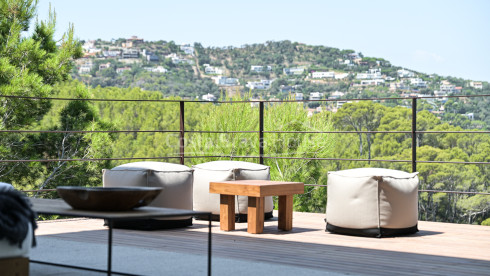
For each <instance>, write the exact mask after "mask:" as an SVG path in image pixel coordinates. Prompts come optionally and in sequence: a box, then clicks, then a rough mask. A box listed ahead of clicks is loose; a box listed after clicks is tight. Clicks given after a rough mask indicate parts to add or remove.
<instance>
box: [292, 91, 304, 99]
mask: <svg viewBox="0 0 490 276" xmlns="http://www.w3.org/2000/svg"><path fill="white" fill-rule="evenodd" d="M294 99H295V100H297V101H302V100H303V99H304V97H303V93H294Z"/></svg>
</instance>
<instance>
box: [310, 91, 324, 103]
mask: <svg viewBox="0 0 490 276" xmlns="http://www.w3.org/2000/svg"><path fill="white" fill-rule="evenodd" d="M322 98H323V93H320V92H313V93H310V100H312V101H317V100H321V99H322Z"/></svg>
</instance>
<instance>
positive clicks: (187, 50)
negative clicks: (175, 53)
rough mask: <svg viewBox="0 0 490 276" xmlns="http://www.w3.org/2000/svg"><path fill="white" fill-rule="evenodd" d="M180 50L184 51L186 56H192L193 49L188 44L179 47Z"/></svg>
mask: <svg viewBox="0 0 490 276" xmlns="http://www.w3.org/2000/svg"><path fill="white" fill-rule="evenodd" d="M180 50H182V51H184V53H185V54H186V55H191V56H193V55H194V47H193V46H191V45H190V44H184V45H180Z"/></svg>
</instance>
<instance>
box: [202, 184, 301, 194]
mask: <svg viewBox="0 0 490 276" xmlns="http://www.w3.org/2000/svg"><path fill="white" fill-rule="evenodd" d="M209 192H210V193H214V194H222V195H243V196H254V197H263V196H281V195H293V194H303V193H304V184H303V183H302V182H285V181H271V180H235V181H215V182H210V183H209Z"/></svg>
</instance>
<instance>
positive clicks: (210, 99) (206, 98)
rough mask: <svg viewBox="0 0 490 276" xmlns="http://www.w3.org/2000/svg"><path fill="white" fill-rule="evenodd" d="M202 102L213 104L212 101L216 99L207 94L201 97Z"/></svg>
mask: <svg viewBox="0 0 490 276" xmlns="http://www.w3.org/2000/svg"><path fill="white" fill-rule="evenodd" d="M202 100H203V101H208V102H214V101H216V97H215V96H214V95H213V94H209V93H208V94H206V95H202Z"/></svg>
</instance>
